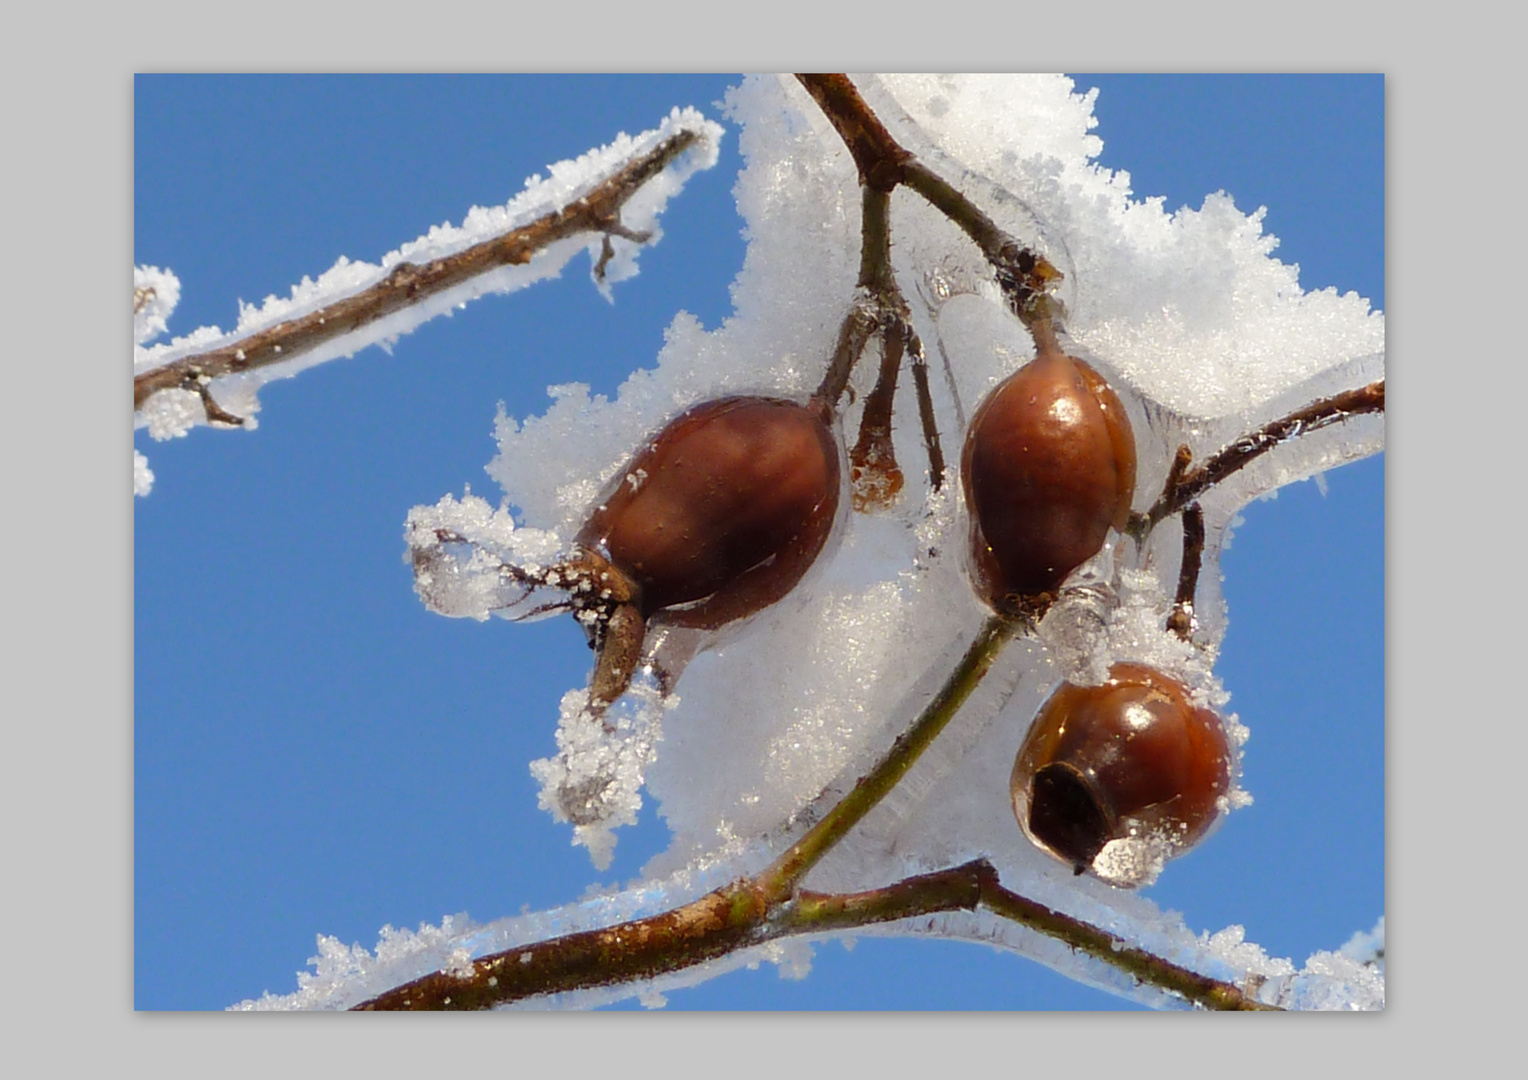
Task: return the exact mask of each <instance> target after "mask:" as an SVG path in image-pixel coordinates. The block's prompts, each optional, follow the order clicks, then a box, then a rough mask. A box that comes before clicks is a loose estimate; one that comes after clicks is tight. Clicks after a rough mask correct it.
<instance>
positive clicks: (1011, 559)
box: [961, 351, 1136, 614]
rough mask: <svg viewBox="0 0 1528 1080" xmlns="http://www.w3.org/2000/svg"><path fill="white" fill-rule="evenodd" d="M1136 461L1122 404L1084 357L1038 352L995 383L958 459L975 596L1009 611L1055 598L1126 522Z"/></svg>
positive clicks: (981, 406)
mask: <svg viewBox="0 0 1528 1080" xmlns="http://www.w3.org/2000/svg"><path fill="white" fill-rule="evenodd" d="M1135 466H1136V457H1135V437H1134V435H1133V433H1132V432H1131V429H1130V420H1129V418H1128V417H1126V415H1125V410H1124V407H1123V406H1122V405H1121V404H1120V400H1119V398H1118V397H1117V396H1116V395H1115V393H1114V391H1113V390H1112V389H1110V388H1109V385H1108V384H1107V383H1106V382H1105V381H1104V380H1103V378H1102V377H1101V376H1100V375H1099V374H1098V372H1096V371H1094V370H1093V369H1092V368H1091V367H1089V366H1088V365H1087V364H1086V363H1084V362H1083V361H1081V360H1079V359H1077V358H1075V357H1071V356H1066V355H1064V354H1062V353H1061V352H1059V351H1049V352H1047V351H1042V352H1041V354H1040V355H1039V356H1037V357H1036V358H1035V359H1033V360H1031V361H1030V362H1029V363H1027V364H1025V365H1024V366H1023V367H1022V368H1020V369H1019V370H1018V371H1016V372H1015V373H1014V374H1013V375H1011V376H1009V377H1008V378H1007V379H1006V380H1004V381H1003V382H1002V383H1000V384H999V385H998V386H997V387H996V388H995V389H994V390H993V391H992V392H991V393H990V394H988V395H987V397H986V398H985V399H984V400H983V401H982V403H981V405H980V406H979V407H978V408H977V410H976V414H975V415H974V416H973V417H972V419H971V425H970V428H969V429H968V430H967V433H966V442H965V448H964V451H963V453H962V456H961V477H962V481H963V483H964V486H965V496H966V505H967V507H968V508H969V510H970V514H971V557H972V572H973V579H974V581H973V584H974V585H975V587H976V591H977V593H978V594H979V595H980V596H981V597H982V598H983V599H984V600H985V601H986V602H987V603H988V604H989V605H990V606H992V607H993V608H994V609H995V610H997V611H1000V612H1005V613H1008V614H1018V613H1021V612H1023V611H1025V610H1028V609H1029V608H1031V606H1032V604H1033V602H1034V601H1035V600H1036V599H1037V598H1039V597H1043V596H1046V595H1052V596H1053V595H1054V594H1055V593H1056V591H1057V590H1059V589H1060V587H1061V584H1062V582H1064V581H1065V580H1066V578H1067V576H1068V575H1069V574H1071V572H1072V571H1073V570H1075V569H1077V567H1079V566H1081V565H1082V564H1083V563H1084V562H1086V561H1087V560H1088V559H1090V558H1092V557H1093V556H1094V555H1096V554H1097V553H1098V551H1099V550H1100V549H1101V548H1102V547H1103V544H1104V541H1105V539H1107V537H1108V533H1109V530H1110V529H1123V528H1124V526H1125V523H1126V521H1127V520H1128V519H1129V516H1130V502H1131V499H1132V498H1134V495H1135Z"/></svg>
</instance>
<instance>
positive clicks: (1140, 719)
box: [1009, 663, 1233, 886]
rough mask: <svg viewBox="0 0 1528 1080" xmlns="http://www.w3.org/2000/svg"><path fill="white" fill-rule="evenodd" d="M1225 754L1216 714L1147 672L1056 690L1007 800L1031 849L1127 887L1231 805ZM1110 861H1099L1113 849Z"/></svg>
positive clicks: (1123, 666)
mask: <svg viewBox="0 0 1528 1080" xmlns="http://www.w3.org/2000/svg"><path fill="white" fill-rule="evenodd" d="M1232 768H1233V752H1232V749H1231V745H1230V743H1229V741H1228V739H1227V736H1226V729H1225V725H1224V724H1223V723H1222V722H1221V720H1220V717H1218V716H1217V715H1216V714H1215V713H1214V712H1212V711H1211V710H1209V709H1204V708H1198V707H1196V706H1194V705H1193V704H1192V703H1191V702H1190V700H1189V696H1188V690H1187V689H1186V688H1185V687H1184V686H1183V684H1182V683H1180V682H1178V681H1177V680H1176V679H1172V678H1169V677H1168V676H1166V675H1164V674H1162V673H1161V672H1159V671H1156V670H1154V669H1153V668H1149V667H1146V666H1145V665H1143V664H1131V663H1119V664H1115V665H1114V666H1113V667H1112V668H1110V669H1109V679H1108V681H1107V682H1105V683H1104V684H1103V685H1101V686H1086V687H1083V686H1074V685H1073V684H1071V683H1063V684H1062V685H1061V687H1060V689H1058V690H1057V691H1056V692H1055V693H1054V694H1053V695H1052V696H1051V698H1050V700H1049V701H1047V702H1046V703H1045V705H1044V706H1043V707H1042V708H1041V710H1040V713H1039V715H1038V716H1036V717H1035V721H1034V723H1033V724H1032V725H1031V726H1030V729H1029V735H1028V736H1027V737H1026V738H1025V740H1024V745H1023V746H1022V747H1021V748H1020V750H1019V753H1018V757H1017V759H1016V760H1015V761H1014V766H1013V775H1012V778H1011V779H1010V782H1009V793H1010V795H1011V797H1012V799H1013V809H1014V813H1015V815H1016V816H1017V817H1018V820H1019V825H1020V826H1021V827H1022V828H1023V829H1024V832H1025V834H1026V835H1027V836H1028V837H1029V838H1030V839H1031V840H1032V841H1033V842H1034V843H1035V844H1036V845H1037V846H1039V847H1041V848H1043V849H1044V850H1046V851H1048V852H1050V853H1051V854H1052V855H1055V856H1056V857H1057V858H1059V859H1062V860H1064V861H1065V862H1068V863H1070V864H1071V865H1072V868H1073V870H1074V871H1075V872H1076V873H1079V874H1080V873H1082V872H1083V871H1084V870H1089V869H1091V870H1093V871H1094V873H1096V874H1097V875H1098V876H1099V877H1101V878H1103V879H1104V880H1106V881H1109V882H1110V883H1111V884H1115V885H1122V886H1134V885H1137V884H1142V883H1144V882H1145V881H1148V880H1150V879H1151V878H1152V877H1154V876H1155V873H1156V871H1157V870H1158V869H1160V866H1161V863H1162V861H1164V860H1165V859H1167V858H1171V857H1172V856H1174V855H1177V854H1180V853H1182V852H1183V851H1185V850H1187V849H1188V848H1190V847H1192V846H1193V845H1194V844H1195V843H1197V842H1198V841H1199V840H1200V839H1201V838H1203V837H1204V835H1205V834H1206V833H1207V832H1208V831H1209V829H1210V827H1211V826H1212V825H1213V824H1214V823H1215V821H1216V820H1217V819H1218V817H1219V815H1220V812H1221V809H1222V808H1223V806H1224V805H1225V804H1224V802H1223V800H1224V799H1225V797H1226V796H1227V795H1228V794H1229V793H1230V790H1231V778H1232ZM1111 844H1113V845H1115V850H1114V852H1113V857H1112V858H1111V857H1106V858H1105V859H1104V860H1102V861H1101V860H1100V859H1099V856H1100V854H1103V853H1106V849H1108V848H1109V847H1110V845H1111Z"/></svg>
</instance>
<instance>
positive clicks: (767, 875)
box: [757, 615, 1013, 903]
mask: <svg viewBox="0 0 1528 1080" xmlns="http://www.w3.org/2000/svg"><path fill="white" fill-rule="evenodd" d="M1012 631H1013V624H1012V623H1011V622H1010V620H1008V619H1006V618H1004V617H1003V616H1001V615H992V616H989V617H988V618H987V621H986V622H985V623H984V624H983V625H982V628H981V632H980V633H978V634H977V635H976V640H975V641H973V642H972V643H971V647H970V648H969V649H967V650H966V654H965V656H963V657H961V660H960V663H959V664H958V665H956V667H955V670H954V671H952V672H951V673H950V677H949V678H948V679H946V680H945V682H944V685H943V686H941V687H940V688H939V693H937V694H935V695H934V699H933V700H932V701H930V702H929V703H928V707H927V708H925V709H924V710H923V713H922V715H920V716H919V717H918V719H917V720H916V721H914V722H913V725H912V727H910V728H908V729H907V731H905V732H903V733H902V734H901V735H899V736H897V741H896V742H894V743H892V745H891V749H890V750H888V751H887V752H886V754H885V756H884V757H882V758H881V760H880V761H878V762H876V764H875V766H874V767H873V768H872V769H871V770H870V771H869V772H868V773H866V774H865V775H864V776H863V777H861V778H860V781H859V783H857V784H855V785H854V787H853V789H852V790H851V791H850V792H849V793H848V794H847V795H845V796H844V797H843V798H842V799H840V800H839V802H838V804H837V805H835V806H834V807H833V808H832V809H831V810H829V811H828V812H827V813H826V814H825V815H824V816H823V818H822V820H821V821H819V822H818V823H817V824H816V825H814V826H812V828H811V830H810V831H808V832H807V834H806V835H805V836H803V837H802V838H801V839H800V840H798V841H796V843H795V844H793V845H792V846H791V847H790V849H789V850H788V851H786V852H785V853H784V854H783V855H781V856H780V857H779V858H778V859H776V860H775V861H774V862H773V863H772V864H771V865H770V866H769V867H768V868H767V869H766V870H765V871H764V872H763V873H762V874H760V875H759V877H758V879H757V880H758V882H759V884H760V885H761V886H762V888H763V890H764V898H765V901H766V902H767V903H775V902H778V901H781V900H784V899H786V898H787V897H789V896H790V895H791V893H792V892H794V891H795V888H796V885H797V883H798V882H799V881H800V880H801V879H802V877H803V876H805V874H806V873H807V871H809V870H811V868H812V867H813V866H815V865H817V863H818V862H819V861H821V859H822V857H823V856H824V855H826V854H827V853H828V852H829V851H830V850H832V848H833V845H835V844H837V843H838V842H839V841H840V840H842V839H843V838H844V836H845V835H847V834H848V832H849V830H850V829H852V828H854V826H855V825H857V824H859V822H860V821H861V819H863V818H864V816H865V815H866V814H868V813H869V812H870V811H871V810H873V809H874V808H875V806H876V804H877V803H879V802H880V801H881V800H882V799H883V798H885V797H886V795H887V793H888V792H890V791H891V789H892V788H894V787H895V786H896V785H897V782H898V781H899V780H901V779H902V777H904V776H906V775H907V771H908V770H909V769H911V768H912V767H913V764H914V762H916V761H917V760H918V758H919V757H921V756H922V754H923V752H924V751H925V750H927V749H928V747H929V744H930V743H932V742H933V741H934V739H935V738H936V737H937V736H938V735H939V733H940V732H941V731H943V730H944V728H945V725H946V724H948V723H949V722H950V721H951V720H952V719H954V717H955V714H956V713H957V712H959V711H960V707H961V706H962V705H963V704H965V701H966V699H967V698H968V697H970V696H971V692H972V691H973V690H975V689H976V687H977V684H979V683H980V682H981V681H982V678H983V676H985V675H986V674H987V671H988V669H990V668H991V667H992V663H993V661H994V660H996V659H997V655H998V653H999V651H1001V649H1002V647H1003V645H1004V644H1005V643H1006V642H1007V641H1008V638H1009V636H1010V634H1011V633H1012Z"/></svg>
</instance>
